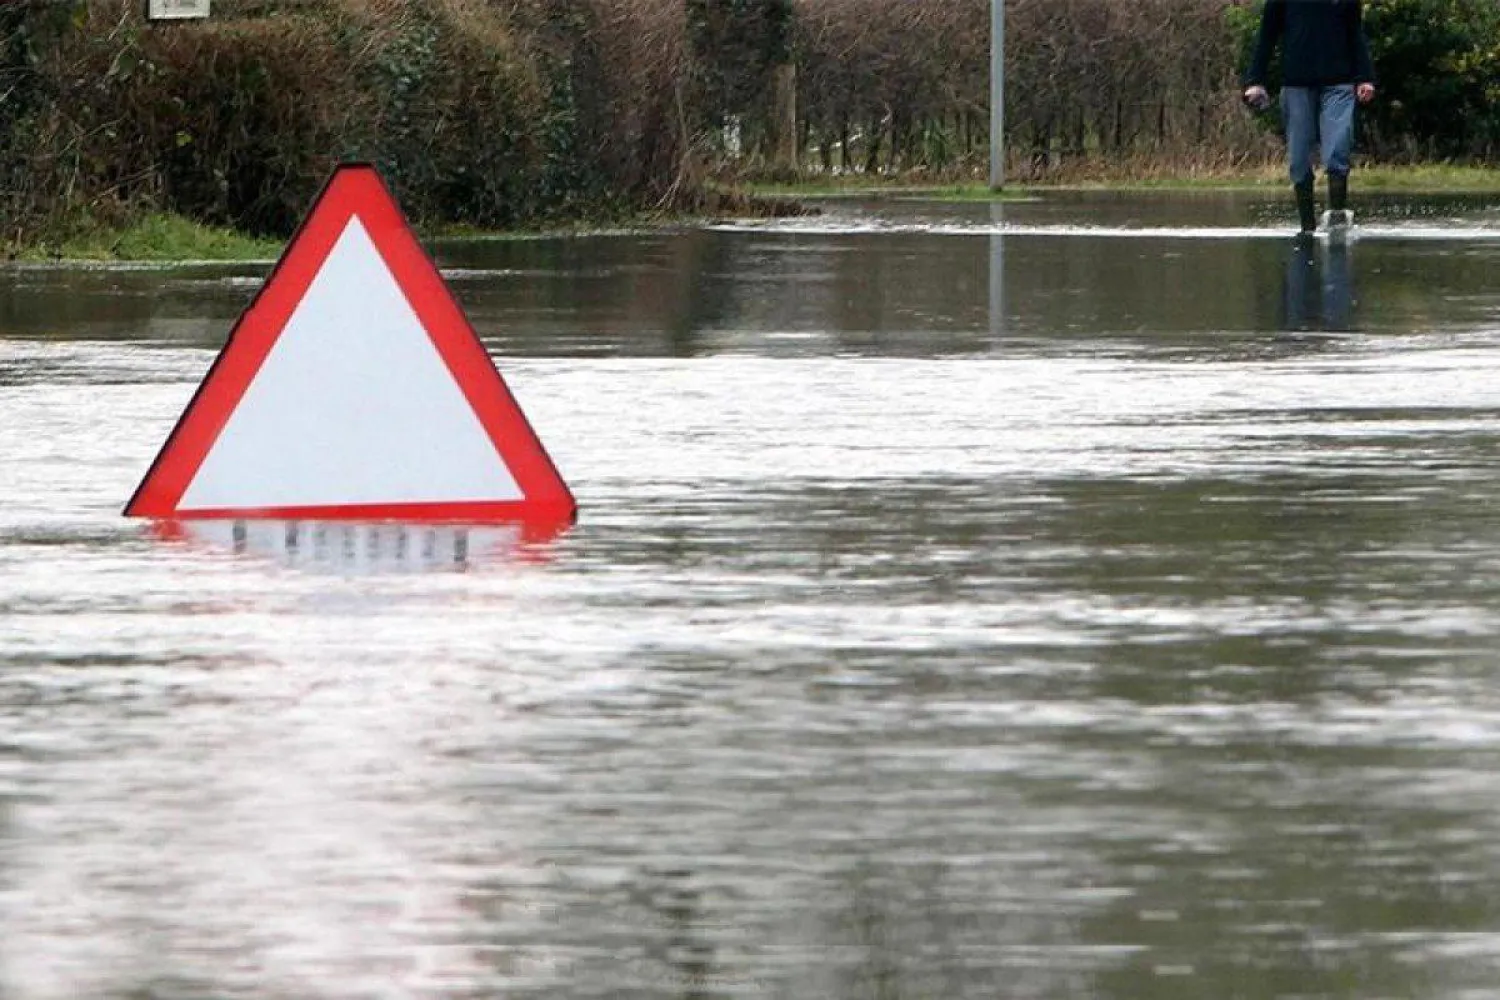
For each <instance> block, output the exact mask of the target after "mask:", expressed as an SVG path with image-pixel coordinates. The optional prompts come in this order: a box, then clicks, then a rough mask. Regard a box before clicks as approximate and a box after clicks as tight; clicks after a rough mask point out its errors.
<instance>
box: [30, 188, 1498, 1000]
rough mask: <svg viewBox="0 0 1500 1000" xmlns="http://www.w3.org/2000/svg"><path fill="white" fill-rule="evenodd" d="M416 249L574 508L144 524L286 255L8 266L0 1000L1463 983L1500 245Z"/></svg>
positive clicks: (1487, 656)
mask: <svg viewBox="0 0 1500 1000" xmlns="http://www.w3.org/2000/svg"><path fill="white" fill-rule="evenodd" d="M823 208H824V211H823V212H822V213H821V214H819V215H816V216H811V217H806V218H799V219H793V220H787V221H784V222H777V223H744V222H726V223H724V224H722V225H716V226H708V227H702V228H696V229H691V230H684V231H681V232H670V233H655V234H650V235H628V234H605V235H599V236H594V237H586V238H574V239H559V240H551V239H537V240H523V241H511V242H490V243H467V244H453V245H442V246H439V247H437V248H436V256H437V258H438V260H439V262H440V264H441V265H442V266H443V267H444V269H445V272H446V273H447V274H448V275H449V277H450V279H451V281H452V283H453V287H454V289H455V291H456V293H457V294H458V296H459V298H460V299H461V300H462V302H463V303H464V305H465V307H466V308H467V309H468V311H469V313H470V316H471V318H472V319H473V321H474V324H475V326H476V328H477V329H478V330H479V332H480V333H481V335H482V336H483V337H484V338H485V340H486V343H487V344H488V345H489V346H490V348H491V350H492V351H493V353H494V354H495V356H496V358H497V360H498V362H499V364H500V366H501V369H502V371H503V372H504V373H505V375H506V377H507V379H508V381H509V382H510V384H511V386H512V388H513V390H514V391H515V393H516V395H517V397H518V398H519V400H520V402H521V404H522V406H523V407H524V408H525V410H526V411H527V413H528V415H529V416H530V418H531V420H532V422H533V424H534V425H535V426H536V428H537V430H538V433H539V434H540V436H541V438H542V439H543V441H544V442H546V444H547V445H548V447H549V449H550V450H551V452H552V455H553V458H554V459H555V460H556V462H557V464H558V466H559V467H560V468H561V470H562V471H563V473H564V475H565V476H566V477H567V478H568V479H569V481H570V483H571V485H572V486H573V489H574V491H575V493H576V494H577V496H578V499H579V502H580V506H581V521H580V524H579V526H578V527H577V528H576V529H574V530H573V531H572V532H570V533H568V534H567V535H565V536H564V537H562V538H560V539H557V540H555V541H552V542H543V543H538V542H536V541H534V540H527V539H524V538H521V537H519V536H518V535H516V534H515V533H513V532H509V531H506V530H504V529H493V528H476V529H465V528H451V527H450V528H443V529H425V528H422V527H420V526H396V525H378V526H370V525H364V526H359V525H354V526H317V525H286V524H281V523H277V524H271V525H241V526H223V525H220V526H208V527H202V526H199V527H198V528H196V529H192V530H187V531H185V532H179V533H178V534H176V535H174V536H172V537H161V534H160V533H158V532H154V531H152V530H150V529H148V528H147V527H146V526H143V525H140V524H136V523H133V522H127V521H124V520H122V519H121V518H120V517H119V516H118V511H119V509H120V507H121V506H122V505H123V503H124V502H125V500H126V499H127V498H128V496H129V495H130V492H131V490H132V489H133V488H134V487H135V485H136V483H137V482H138V480H139V478H140V477H141V475H142V474H143V473H144V471H145V469H146V467H147V465H148V464H149V463H150V461H151V459H152V457H153V456H154V454H155V453H156V450H157V448H158V447H159V446H160V444H161V442H162V441H163V439H164V438H165V436H166V434H167V432H168V430H169V429H170V428H171V426H172V424H173V422H174V421H175V419H176V417H177V415H178V413H179V412H180V411H181V409H182V407H183V406H184V405H185V403H186V402H187V400H188V398H189V397H190V396H191V394H192V392H193V389H194V387H195V386H196V384H197V382H198V380H199V379H200V378H201V377H202V375H203V374H204V372H205V371H206V369H207V367H208V365H209V363H210V362H211V361H212V359H213V356H214V352H215V351H216V350H217V349H218V347H219V346H220V345H221V344H222V343H223V340H224V337H225V335H226V334H227V332H228V329H229V327H230V326H231V325H232V323H233V320H234V318H235V317H236V316H237V315H238V313H239V311H240V310H241V309H242V308H243V307H244V306H245V304H246V303H247V301H248V300H249V297H250V296H251V295H252V294H253V292H254V290H255V288H256V287H257V286H258V283H259V281H260V279H261V277H263V275H264V274H265V272H266V266H264V265H240V266H232V267H226V266H212V265H201V266H189V267H173V268H156V267H138V268H121V267H111V268H94V269H78V268H70V267H61V266H47V265H28V266H20V265H17V266H12V267H10V268H8V269H6V270H4V271H0V998H4V1000H40V998H48V1000H50V998H74V997H86V998H88V997H106V998H125V997H131V998H146V997H150V998H189V997H192V998H203V997H224V998H239V997H246V998H251V997H254V998H261V997H266V998H278V1000H279V998H286V1000H293V998H364V997H391V998H396V997H403V998H404V997H422V998H477V997H498V996H505V997H526V996H536V997H640V998H658V997H661V998H668V997H674V998H675V997H683V998H686V997H694V998H706V997H777V998H782V997H785V998H802V997H828V998H838V1000H843V998H851V1000H852V998H865V997H870V998H877V997H878V998H907V997H923V998H927V997H960V996H963V997H969V996H972V997H1006V998H1057V997H1084V998H1108V1000H1138V998H1146V1000H1166V998H1179V997H1180V998H1201V997H1225V998H1229V997H1234V998H1247V1000H1271V998H1285V997H1348V998H1356V997H1358V998H1371V997H1420V998H1444V1000H1450V998H1451V1000H1458V998H1472V997H1481V996H1491V995H1493V990H1494V988H1495V984H1496V983H1497V982H1500V847H1497V845H1500V679H1497V673H1496V671H1497V652H1496V651H1497V649H1500V505H1497V501H1500V472H1497V469H1500V374H1497V371H1496V369H1497V367H1500V204H1497V203H1496V202H1495V201H1493V200H1490V201H1487V200H1484V199H1462V198H1449V199H1441V200H1437V199H1432V200H1415V199H1405V200H1402V199H1380V200H1377V199H1367V200H1365V201H1363V202H1361V203H1360V205H1359V206H1358V208H1359V211H1360V221H1361V223H1362V228H1361V232H1360V235H1359V237H1358V239H1356V240H1355V241H1354V242H1353V243H1352V244H1351V245H1349V246H1347V247H1338V246H1329V245H1327V244H1326V243H1322V244H1319V245H1317V246H1314V247H1311V248H1302V249H1299V248H1296V247H1294V246H1293V245H1292V243H1291V241H1290V240H1289V239H1288V238H1287V237H1288V225H1289V217H1290V206H1289V205H1288V204H1286V203H1285V202H1284V201H1278V200H1275V199H1271V198H1248V197H1246V196H1243V195H1197V196H1182V195H1175V196H1149V197H1146V196H1137V197H1130V198H1126V197H1111V196H1100V195H1096V196H1084V195H1072V196H1068V195H1057V196H1053V197H1049V198H1046V199H1044V200H1041V201H1038V202H1036V203H1022V204H1006V205H1004V206H990V205H983V204H978V205H942V204H937V203H931V202H920V201H892V202H883V203H862V202H856V201H847V202H846V201H839V202H830V203H828V204H826V205H825V206H823Z"/></svg>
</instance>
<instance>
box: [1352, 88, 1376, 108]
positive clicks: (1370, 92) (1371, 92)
mask: <svg viewBox="0 0 1500 1000" xmlns="http://www.w3.org/2000/svg"><path fill="white" fill-rule="evenodd" d="M1354 96H1355V97H1357V98H1359V103H1361V104H1369V103H1370V102H1371V101H1373V100H1375V85H1374V84H1373V83H1362V84H1360V85H1359V86H1358V87H1355V88H1354Z"/></svg>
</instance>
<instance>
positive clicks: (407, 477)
mask: <svg viewBox="0 0 1500 1000" xmlns="http://www.w3.org/2000/svg"><path fill="white" fill-rule="evenodd" d="M575 511H576V507H575V504H574V501H573V496H572V494H571V493H570V492H569V490H568V487H567V484H565V483H564V482H563V480H562V477H561V476H560V475H559V474H558V472H557V469H556V468H555V467H554V466H553V464H552V461H551V459H550V458H548V457H547V453H546V451H545V450H544V449H543V448H542V444H541V442H540V441H539V440H538V439H537V437H536V434H535V433H534V432H533V431H532V429H531V425H530V424H529V423H528V422H527V421H526V417H525V416H524V415H523V414H522V412H521V409H520V407H519V406H517V404H516V401H515V399H514V398H513V397H512V396H511V394H510V390H509V389H508V388H507V387H506V385H505V381H504V379H502V378H501V376H500V373H499V372H498V371H497V370H496V369H495V366H494V363H493V362H492V361H491V360H490V357H489V355H488V354H487V353H486V352H485V349H484V345H483V344H482V343H481V342H480V340H479V337H478V336H477V335H476V334H475V332H474V329H473V327H471V326H470V325H469V321H468V319H467V318H466V317H465V316H464V314H463V310H462V309H460V308H459V305H458V303H457V302H456V301H455V300H454V298H453V295H452V293H451V292H450V291H449V290H448V286H447V284H446V283H445V282H444V281H443V278H442V275H440V274H439V273H438V270H437V267H436V265H434V264H433V262H432V260H431V258H429V257H428V256H427V254H426V252H425V251H424V250H423V249H422V247H421V244H420V243H418V241H417V238H416V235H415V234H414V233H413V232H412V231H411V227H410V226H408V225H407V222H406V219H405V218H404V217H403V216H402V214H401V210H400V208H399V207H398V206H397V205H396V202H395V199H394V198H393V197H392V196H391V193H390V191H389V190H388V189H387V188H386V186H385V184H384V183H383V182H382V181H381V179H380V176H379V174H377V173H376V171H375V169H374V168H373V167H370V166H367V165H364V164H351V165H345V166H341V167H339V168H338V169H337V170H336V171H335V172H334V175H333V177H332V178H331V179H330V180H329V182H328V184H327V186H325V187H324V189H323V192H322V193H321V194H320V195H319V196H318V199H317V201H316V202H315V203H314V204H313V207H312V210H311V211H310V212H309V213H308V216H307V218H306V219H305V220H304V221H303V223H302V226H301V228H300V229H299V230H298V231H297V234H296V235H295V236H294V237H293V238H292V241H291V243H290V244H288V246H287V248H286V250H285V252H284V253H283V254H282V256H281V260H280V261H279V262H278V263H277V265H276V267H275V269H274V270H273V271H272V272H271V275H270V277H269V278H267V279H266V282H265V284H264V286H262V288H261V290H260V293H259V294H258V295H257V296H256V298H255V301H254V302H252V303H251V304H250V307H249V308H248V309H247V310H246V311H245V313H244V315H243V316H241V317H240V320H239V322H238V323H237V324H236V325H235V327H234V330H233V332H232V333H231V334H230V336H229V342H228V343H227V344H226V345H225V346H224V349H223V351H222V352H220V354H219V357H218V359H217V360H216V361H215V362H214V364H213V367H212V368H210V369H209V372H208V375H207V376H206V377H205V378H204V380H203V384H202V385H200V386H199V387H198V392H197V394H196V395H195V396H194V397H193V400H192V402H190V403H189V404H188V407H187V410H186V411H185V412H184V413H183V415H182V417H181V419H180V420H179V421H178V423H177V427H176V428H175V429H174V430H173V431H172V434H171V436H170V437H169V438H168V439H167V443H166V444H165V445H164V446H163V448H162V450H161V454H159V455H158V456H157V458H156V461H155V463H154V464H153V465H152V466H151V469H150V471H149V472H147V474H146V478H145V480H144V481H143V482H142V483H141V485H140V488H139V489H138V490H137V491H136V494H135V496H134V497H133V498H132V499H131V501H130V503H129V504H128V505H127V506H126V508H125V513H126V515H127V516H131V517H152V518H161V519H188V518H193V519H197V518H238V519H247V518H278V519H298V520H319V519H322V520H334V519H348V520H355V519H360V520H365V519H369V520H399V521H414V522H417V521H468V522H481V521H483V522H488V521H536V522H548V523H562V522H571V521H572V519H573V517H574V514H575Z"/></svg>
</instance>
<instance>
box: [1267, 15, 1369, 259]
mask: <svg viewBox="0 0 1500 1000" xmlns="http://www.w3.org/2000/svg"><path fill="white" fill-rule="evenodd" d="M1277 43H1280V45H1281V71H1282V72H1281V80H1282V87H1281V116H1282V121H1283V123H1284V125H1285V127H1286V144H1287V160H1288V162H1289V165H1290V168H1291V175H1292V188H1293V190H1294V191H1295V192H1296V196H1297V218H1298V220H1299V222H1300V223H1301V227H1302V228H1301V231H1302V234H1304V235H1305V234H1309V233H1312V232H1314V231H1315V230H1316V229H1317V228H1318V213H1317V205H1316V200H1315V198H1314V194H1313V145H1314V143H1316V144H1318V145H1319V146H1320V147H1321V153H1322V159H1323V170H1324V172H1325V173H1327V174H1328V207H1329V209H1330V210H1331V211H1332V212H1335V213H1340V218H1341V219H1342V220H1344V222H1345V224H1347V219H1348V216H1347V215H1344V214H1343V213H1345V212H1346V211H1347V210H1348V207H1349V153H1350V151H1351V150H1352V148H1353V146H1354V105H1355V102H1356V101H1358V102H1359V103H1360V104H1369V103H1370V102H1371V101H1373V100H1374V99H1375V69H1374V67H1373V66H1372V65H1371V63H1370V45H1369V41H1368V39H1367V38H1366V37H1365V29H1364V19H1363V12H1362V10H1361V7H1360V0H1266V6H1265V10H1264V11H1262V12H1261V18H1260V36H1259V38H1257V40H1256V43H1255V55H1254V57H1253V58H1252V59H1251V61H1250V70H1249V72H1247V73H1246V74H1245V78H1244V87H1245V90H1244V99H1245V102H1246V103H1247V104H1249V105H1251V106H1252V107H1255V108H1258V109H1261V110H1264V109H1265V108H1268V107H1270V104H1271V98H1270V96H1269V95H1268V94H1267V93H1266V76H1267V74H1268V73H1269V71H1270V64H1271V52H1272V50H1274V49H1275V48H1276V46H1277Z"/></svg>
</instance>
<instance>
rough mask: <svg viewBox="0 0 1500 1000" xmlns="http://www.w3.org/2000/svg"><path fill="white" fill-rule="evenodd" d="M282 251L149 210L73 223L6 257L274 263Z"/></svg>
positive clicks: (277, 243)
mask: <svg viewBox="0 0 1500 1000" xmlns="http://www.w3.org/2000/svg"><path fill="white" fill-rule="evenodd" d="M281 248H282V243H281V241H280V240H268V239H261V238H257V237H254V236H247V235H245V234H243V233H237V232H235V231H234V230H232V229H223V228H219V227H215V226H205V225H202V224H200V223H197V222H193V221H192V220H190V219H185V218H183V217H182V216H180V215H172V214H168V213H161V212H154V213H150V214H147V215H141V216H139V217H136V218H134V219H131V220H130V221H129V222H126V223H123V224H101V223H97V222H91V221H74V222H73V223H71V224H69V225H67V226H66V227H61V228H59V229H57V230H55V231H52V232H44V233H42V234H41V235H40V236H39V237H38V238H37V240H36V241H35V242H33V243H29V244H26V245H24V246H19V247H13V248H11V251H10V256H11V257H12V258H13V259H18V260H33V261H35V260H80V261H107V260H132V261H188V260H215V261H236V260H243V261H249V260H274V259H275V258H276V257H278V256H280V254H281Z"/></svg>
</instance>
